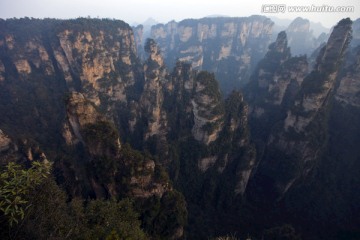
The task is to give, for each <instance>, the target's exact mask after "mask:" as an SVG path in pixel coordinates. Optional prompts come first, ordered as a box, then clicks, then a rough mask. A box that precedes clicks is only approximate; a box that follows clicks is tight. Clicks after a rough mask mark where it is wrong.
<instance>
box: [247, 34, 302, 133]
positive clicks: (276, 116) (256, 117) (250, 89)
mask: <svg viewBox="0 0 360 240" xmlns="http://www.w3.org/2000/svg"><path fill="white" fill-rule="evenodd" d="M307 74H308V63H307V59H306V56H301V57H291V53H290V48H289V47H288V41H287V34H286V32H284V31H283V32H280V33H279V34H278V37H277V39H276V41H275V42H274V43H272V44H270V45H269V51H268V52H267V53H266V55H265V57H264V58H263V59H262V60H261V61H260V62H259V64H258V66H257V69H256V70H255V71H254V73H253V75H252V76H251V78H250V83H249V85H248V86H247V89H246V90H245V92H246V98H247V101H248V102H249V104H250V112H249V113H250V117H251V119H252V126H253V129H254V131H253V137H254V138H255V139H257V138H263V136H264V135H265V134H266V133H267V134H269V131H270V130H271V128H272V125H273V124H275V123H276V122H277V121H279V120H281V117H282V115H283V114H284V113H283V111H284V109H287V107H288V105H289V104H290V103H291V102H293V101H294V99H295V97H296V94H297V93H298V91H299V90H300V86H301V84H302V82H303V79H304V77H305V76H306V75H307ZM256 129H259V130H256Z"/></svg>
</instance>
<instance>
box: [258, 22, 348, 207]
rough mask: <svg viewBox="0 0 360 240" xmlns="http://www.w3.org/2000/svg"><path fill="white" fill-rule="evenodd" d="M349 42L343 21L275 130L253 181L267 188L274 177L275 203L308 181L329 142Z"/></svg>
mask: <svg viewBox="0 0 360 240" xmlns="http://www.w3.org/2000/svg"><path fill="white" fill-rule="evenodd" d="M350 39H351V21H350V19H343V20H341V21H340V22H339V23H338V25H337V26H336V27H335V28H334V30H333V32H332V34H331V36H330V38H329V40H328V42H327V44H326V46H324V48H323V49H322V50H321V52H320V53H319V56H318V60H317V61H318V63H317V67H315V69H314V70H313V71H312V72H311V73H309V74H308V75H307V76H306V77H305V78H304V80H303V81H302V84H301V87H300V89H299V91H298V93H297V95H296V97H295V99H294V101H293V103H292V104H291V105H290V106H289V107H290V110H288V111H287V117H286V119H285V120H284V121H282V120H281V121H280V122H281V123H283V125H282V126H283V127H282V128H280V129H279V128H273V129H272V132H271V134H270V137H269V138H268V141H267V149H266V150H265V155H264V157H263V160H262V161H261V164H260V166H259V169H258V174H257V176H255V178H254V181H255V183H256V184H255V185H257V186H260V185H261V186H265V185H266V182H267V181H269V179H268V176H271V181H272V183H271V184H267V185H266V186H267V187H268V188H269V189H270V190H269V189H267V190H268V191H271V192H272V196H273V197H274V199H273V201H278V200H279V199H281V198H282V197H283V196H284V195H285V194H286V193H287V192H288V191H289V189H291V188H292V187H293V186H294V185H296V183H297V182H298V181H299V179H304V178H306V177H307V176H308V174H310V173H311V172H312V170H313V169H314V166H315V165H316V163H317V162H318V161H320V159H321V155H322V154H323V152H322V151H323V149H324V147H325V146H326V142H327V118H328V115H327V114H328V112H329V104H328V103H329V101H330V99H331V96H332V91H333V89H334V87H335V79H336V77H337V75H338V72H339V68H340V66H341V64H342V60H343V58H344V54H345V51H346V49H347V46H348V44H349V41H350ZM273 126H274V125H273ZM277 169H286V173H285V172H284V173H283V174H281V175H279V174H275V172H276V171H277ZM264 184H265V185H264ZM255 185H253V186H255ZM256 191H257V190H254V193H255V192H256ZM254 193H252V194H254Z"/></svg>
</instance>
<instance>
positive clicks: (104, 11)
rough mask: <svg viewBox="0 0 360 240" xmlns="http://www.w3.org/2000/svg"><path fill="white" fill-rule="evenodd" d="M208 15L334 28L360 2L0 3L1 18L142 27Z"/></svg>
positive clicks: (358, 10) (51, 0) (153, 0)
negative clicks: (107, 21)
mask: <svg viewBox="0 0 360 240" xmlns="http://www.w3.org/2000/svg"><path fill="white" fill-rule="evenodd" d="M264 4H282V5H286V9H285V11H284V13H271V14H264V13H263V12H262V9H263V10H265V11H270V9H272V11H277V10H276V9H275V10H274V8H269V5H264ZM311 5H316V6H322V5H326V6H334V7H337V6H353V7H354V12H348V13H329V12H317V13H305V12H297V13H290V12H289V9H288V7H289V6H311ZM208 15H227V16H231V17H242V16H250V15H267V16H275V17H278V18H287V19H293V18H295V17H297V16H301V17H304V18H308V19H310V20H311V21H314V22H321V23H322V24H323V25H324V26H326V27H331V26H333V25H334V24H335V23H336V22H338V21H339V20H340V19H341V18H344V17H350V18H352V19H353V20H354V19H356V18H359V17H360V0H347V1H339V0H318V1H316V0H312V1H308V0H305V1H302V0H301V1H300V0H297V1H296V0H295V1H294V0H251V1H249V2H243V1H240V0H177V1H175V0H126V1H124V0H97V1H94V0H0V18H12V17H17V18H20V17H25V16H27V17H35V18H45V17H49V18H63V19H64V18H77V17H87V16H91V17H100V18H116V19H121V20H124V21H126V22H127V23H129V24H132V23H134V22H137V23H142V22H144V21H145V20H146V19H148V18H149V17H152V18H154V19H155V20H157V21H158V22H164V23H165V22H168V21H170V20H177V21H178V20H182V19H185V18H201V17H205V16H208Z"/></svg>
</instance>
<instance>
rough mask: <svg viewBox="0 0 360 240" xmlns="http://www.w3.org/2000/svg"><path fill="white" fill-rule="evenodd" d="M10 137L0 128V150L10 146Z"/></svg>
mask: <svg viewBox="0 0 360 240" xmlns="http://www.w3.org/2000/svg"><path fill="white" fill-rule="evenodd" d="M10 143H11V139H10V138H9V137H8V136H6V135H5V133H4V132H3V131H2V130H1V129H0V152H2V151H6V150H8V149H9V148H10Z"/></svg>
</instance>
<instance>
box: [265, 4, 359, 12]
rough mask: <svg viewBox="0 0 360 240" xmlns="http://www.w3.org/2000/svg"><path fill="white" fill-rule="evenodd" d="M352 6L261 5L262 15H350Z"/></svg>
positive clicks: (352, 9)
mask: <svg viewBox="0 0 360 240" xmlns="http://www.w3.org/2000/svg"><path fill="white" fill-rule="evenodd" d="M354 11H355V7H354V6H330V5H314V4H313V5H304V6H287V5H286V4H263V5H262V6H261V12H262V13H285V12H289V13H350V12H354Z"/></svg>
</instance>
